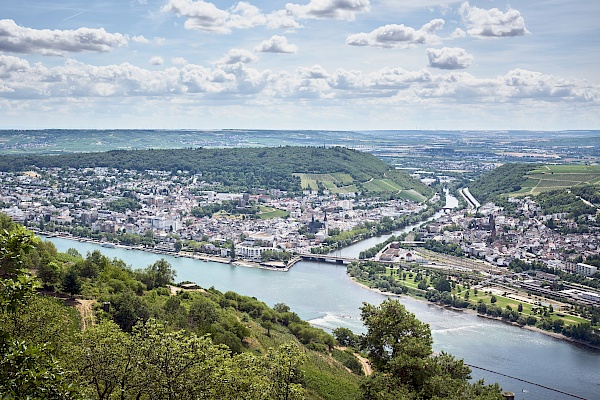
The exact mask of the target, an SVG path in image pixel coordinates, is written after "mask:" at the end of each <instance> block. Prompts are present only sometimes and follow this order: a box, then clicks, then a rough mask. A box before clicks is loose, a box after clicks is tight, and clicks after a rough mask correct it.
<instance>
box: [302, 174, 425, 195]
mask: <svg viewBox="0 0 600 400" xmlns="http://www.w3.org/2000/svg"><path fill="white" fill-rule="evenodd" d="M294 175H295V176H298V177H300V181H301V185H302V188H303V189H311V190H318V189H319V185H321V186H322V187H324V188H325V189H327V190H329V191H330V192H331V193H335V194H343V193H354V192H357V191H358V188H357V187H356V185H354V184H353V183H354V179H352V177H351V176H350V175H348V174H344V173H333V174H294ZM362 186H363V188H364V189H365V190H367V191H369V192H377V193H381V192H383V193H401V192H402V195H403V196H402V197H404V198H406V199H409V200H413V201H425V200H426V198H425V197H424V196H423V195H421V194H420V193H419V192H417V191H415V190H412V189H411V190H403V188H402V187H401V186H399V185H398V184H397V183H395V182H394V181H393V180H391V179H371V180H369V181H367V182H365V183H363V184H362Z"/></svg>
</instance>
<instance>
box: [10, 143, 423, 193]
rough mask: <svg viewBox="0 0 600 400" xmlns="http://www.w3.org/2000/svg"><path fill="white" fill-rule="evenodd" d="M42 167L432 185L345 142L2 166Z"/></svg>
mask: <svg viewBox="0 0 600 400" xmlns="http://www.w3.org/2000/svg"><path fill="white" fill-rule="evenodd" d="M34 167H38V168H55V167H59V168H94V167H106V168H115V169H121V170H124V169H129V170H137V171H146V170H160V171H172V172H176V171H189V172H191V173H196V174H202V179H203V180H205V181H207V182H220V183H221V184H222V185H223V188H224V190H229V191H250V190H252V189H256V188H261V189H279V190H287V191H290V192H296V193H297V192H300V191H301V190H302V189H307V188H312V189H315V190H318V189H322V190H323V189H328V190H331V191H332V192H334V193H336V192H337V193H348V192H355V191H357V190H360V191H362V192H369V193H391V194H398V195H400V196H402V194H403V193H404V196H405V197H407V198H410V197H411V196H412V197H414V198H415V199H419V200H422V199H423V197H422V195H425V197H428V196H430V195H431V189H429V188H428V187H427V186H425V185H423V184H421V183H420V182H418V181H416V180H414V179H412V178H411V177H410V176H408V175H407V174H405V173H404V172H400V171H395V170H393V169H391V168H390V166H389V165H388V164H386V163H385V162H384V161H382V160H380V159H378V158H377V157H375V156H373V155H370V154H367V153H363V152H359V151H356V150H350V149H347V148H343V147H332V148H322V147H289V146H286V147H267V148H227V149H203V148H198V149H163V150H128V151H125V150H114V151H108V152H104V153H71V154H62V155H55V156H41V155H23V156H0V171H25V170H28V169H31V168H34Z"/></svg>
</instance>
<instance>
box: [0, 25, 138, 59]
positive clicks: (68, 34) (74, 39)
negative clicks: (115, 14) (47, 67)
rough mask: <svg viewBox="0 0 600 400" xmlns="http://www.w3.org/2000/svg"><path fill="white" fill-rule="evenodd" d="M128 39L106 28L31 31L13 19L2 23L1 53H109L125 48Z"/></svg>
mask: <svg viewBox="0 0 600 400" xmlns="http://www.w3.org/2000/svg"><path fill="white" fill-rule="evenodd" d="M126 44H127V37H126V36H124V35H121V34H120V33H108V32H106V31H105V30H104V28H99V29H92V28H79V29H76V30H58V29H56V30H50V29H32V28H26V27H22V26H19V25H17V24H16V23H15V22H14V21H13V20H11V19H3V20H0V51H4V52H11V53H23V54H31V53H39V54H44V55H51V56H63V55H65V54H66V53H80V52H106V51H109V50H110V49H112V48H114V47H119V46H125V45H126Z"/></svg>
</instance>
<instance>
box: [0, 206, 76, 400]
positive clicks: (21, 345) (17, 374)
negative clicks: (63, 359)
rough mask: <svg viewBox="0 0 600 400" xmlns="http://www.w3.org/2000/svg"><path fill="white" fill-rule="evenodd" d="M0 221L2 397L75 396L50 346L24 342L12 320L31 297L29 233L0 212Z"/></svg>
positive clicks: (29, 301) (27, 303) (32, 290)
mask: <svg viewBox="0 0 600 400" xmlns="http://www.w3.org/2000/svg"><path fill="white" fill-rule="evenodd" d="M0 225H1V226H2V229H0V325H1V326H2V329H0V394H1V396H2V398H3V399H38V398H40V399H41V398H52V399H65V400H68V399H75V398H79V396H78V395H77V394H76V393H77V391H76V388H74V387H73V386H72V385H70V384H69V383H68V382H67V380H66V379H65V375H66V371H65V370H64V369H63V368H62V367H61V366H60V365H59V364H58V362H57V361H56V360H54V358H53V352H52V347H51V346H50V345H49V344H48V343H42V344H39V345H38V344H34V343H31V342H30V343H28V342H27V341H26V340H24V338H23V337H22V336H23V335H22V333H23V332H20V331H19V330H18V329H16V326H15V324H14V322H15V321H17V320H20V319H21V317H22V316H23V315H25V314H26V313H23V312H22V311H23V308H24V307H27V306H29V305H30V304H31V301H32V299H34V298H35V292H34V287H35V284H34V281H33V279H32V278H31V277H30V276H29V274H28V273H27V272H26V271H25V270H24V269H23V268H22V265H23V255H24V254H25V253H26V252H27V251H28V250H29V249H31V247H32V243H33V236H32V234H31V233H30V232H28V231H26V230H25V229H24V228H23V227H21V226H16V225H14V224H12V223H9V222H7V221H6V218H5V217H4V216H3V215H1V214H0ZM36 311H39V310H36ZM8 320H11V322H9V321H8ZM50 320H52V318H50ZM9 323H10V324H12V325H13V329H11V330H10V331H9V330H7V329H5V328H6V325H7V324H9ZM18 325H20V324H18ZM29 328H30V326H25V329H29ZM11 332H13V333H14V337H13V335H12V334H11ZM17 335H18V336H17ZM17 337H18V338H19V339H17ZM45 338H46V337H45V336H44V337H42V338H40V339H45Z"/></svg>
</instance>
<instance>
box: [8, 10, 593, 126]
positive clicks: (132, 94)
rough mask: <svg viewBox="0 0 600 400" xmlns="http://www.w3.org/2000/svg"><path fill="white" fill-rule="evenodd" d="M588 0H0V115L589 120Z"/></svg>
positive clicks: (102, 119) (435, 122)
mask: <svg viewBox="0 0 600 400" xmlns="http://www.w3.org/2000/svg"><path fill="white" fill-rule="evenodd" d="M599 20H600V2H598V1H597V0H583V1H566V0H562V1H558V0H548V1H523V2H517V3H509V2H506V1H468V2H467V1H451V0H422V1H412V0H411V1H408V0H406V1H405V0H380V1H376V0H304V1H300V0H298V2H290V1H256V0H250V1H248V2H231V1H213V2H208V1H206V2H205V1H195V0H130V1H127V0H114V1H113V0H104V1H102V0H98V1H76V0H70V1H69V0H55V1H53V2H48V1H46V0H3V1H2V2H1V3H0V128H96V129H104V128H155V129H162V128H175V129H177V128H181V129H190V128H191V129H215V128H257V129H261V128H262V129H358V130H360V129H364V130H366V129H490V130H493V129H531V130H538V129H539V130H562V129H599V128H600V68H599V63H600V25H599V24H598V22H597V21H599Z"/></svg>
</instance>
